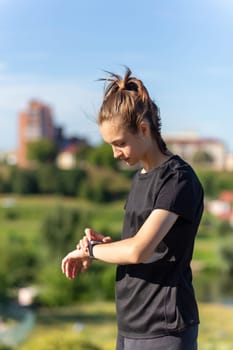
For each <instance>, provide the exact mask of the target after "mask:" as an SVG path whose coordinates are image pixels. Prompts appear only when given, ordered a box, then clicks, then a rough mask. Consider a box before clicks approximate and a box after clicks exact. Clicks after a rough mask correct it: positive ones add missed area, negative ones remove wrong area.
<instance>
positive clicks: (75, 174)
mask: <svg viewBox="0 0 233 350" xmlns="http://www.w3.org/2000/svg"><path fill="white" fill-rule="evenodd" d="M86 179H87V172H86V170H84V169H77V168H76V169H71V170H58V172H57V193H59V194H62V195H64V196H74V195H80V194H82V193H83V192H82V187H83V184H84V183H85V181H86Z"/></svg>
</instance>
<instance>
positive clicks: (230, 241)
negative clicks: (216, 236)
mask: <svg viewBox="0 0 233 350" xmlns="http://www.w3.org/2000/svg"><path fill="white" fill-rule="evenodd" d="M220 254H221V256H222V258H223V260H224V261H225V263H226V266H227V268H228V270H229V272H230V273H231V274H233V236H232V235H231V236H228V237H226V238H225V239H224V241H223V242H222V243H221V245H220Z"/></svg>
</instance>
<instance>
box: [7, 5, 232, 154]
mask: <svg viewBox="0 0 233 350" xmlns="http://www.w3.org/2000/svg"><path fill="white" fill-rule="evenodd" d="M232 38H233V0H144V1H139V0H117V1H110V0H98V1H95V0H85V1H81V0H68V1H65V0H40V1H32V0H0V151H1V150H7V149H14V148H15V147H16V145H17V114H18V113H19V111H21V110H23V109H25V108H26V107H27V104H28V101H29V100H30V99H32V98H37V99H40V100H41V101H42V102H44V103H46V104H49V105H50V106H51V108H52V110H53V113H54V118H55V121H56V123H57V124H60V125H62V126H64V128H65V132H66V134H68V135H71V134H78V135H80V136H84V137H86V138H87V139H88V140H89V141H90V142H94V143H96V142H99V141H100V135H99V132H98V128H97V126H96V124H95V122H94V120H95V117H96V114H97V112H98V108H99V106H100V103H101V99H102V94H103V84H102V83H101V82H98V81H96V80H97V79H98V78H100V77H103V75H104V73H103V70H110V71H113V72H116V73H123V71H124V69H123V65H126V66H129V67H130V68H131V70H132V71H133V73H134V75H136V76H137V77H139V78H141V79H142V80H143V81H144V83H145V85H146V86H147V88H148V90H149V92H150V95H151V97H152V98H153V99H154V100H155V102H156V103H157V104H158V105H159V107H160V111H161V118H162V132H163V133H164V134H167V133H175V132H183V131H186V130H192V131H196V132H198V133H200V135H201V136H203V137H211V138H218V139H221V140H223V141H224V142H225V143H226V146H227V147H228V148H229V150H231V151H233V112H232V111H233V96H232V95H233V44H232Z"/></svg>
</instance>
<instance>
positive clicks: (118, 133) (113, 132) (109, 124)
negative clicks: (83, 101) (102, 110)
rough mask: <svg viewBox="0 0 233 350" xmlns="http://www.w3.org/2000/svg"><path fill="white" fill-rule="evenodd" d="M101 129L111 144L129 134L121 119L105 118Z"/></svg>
mask: <svg viewBox="0 0 233 350" xmlns="http://www.w3.org/2000/svg"><path fill="white" fill-rule="evenodd" d="M99 129H100V133H101V135H102V137H103V139H104V141H105V142H106V143H109V144H112V143H114V142H116V141H118V140H122V139H124V138H125V137H126V136H127V135H128V134H129V132H128V131H127V130H126V129H125V128H124V127H123V126H122V123H120V121H119V120H107V121H106V120H105V121H104V122H103V123H102V124H101V125H99Z"/></svg>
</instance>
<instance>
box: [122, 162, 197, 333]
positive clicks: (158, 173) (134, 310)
mask: <svg viewBox="0 0 233 350" xmlns="http://www.w3.org/2000/svg"><path fill="white" fill-rule="evenodd" d="M154 209H165V210H168V211H171V212H174V213H176V214H178V219H177V220H176V222H175V224H174V225H173V227H172V228H171V229H170V231H169V232H168V233H167V235H166V236H165V238H164V239H163V240H162V241H161V242H160V244H159V245H158V247H157V248H156V250H155V252H154V254H153V255H152V257H151V258H150V259H149V260H148V261H146V262H144V263H140V264H132V265H119V266H118V267H117V275H116V306H117V320H118V330H119V333H120V334H122V335H123V336H126V337H131V338H154V337H159V336H163V335H166V334H170V333H172V332H179V331H181V330H182V329H184V328H186V327H188V326H190V325H194V324H197V323H199V316H198V308H197V303H196V300H195V295H194V290H193V286H192V272H191V268H190V261H191V259H192V254H193V246H194V239H195V236H196V233H197V230H198V226H199V223H200V220H201V216H202V212H203V189H202V186H201V184H200V182H199V180H198V178H197V176H196V175H195V173H194V171H193V169H192V168H191V167H190V166H189V165H188V164H187V163H186V162H184V161H183V160H182V159H181V158H180V157H179V156H172V157H171V158H169V159H168V160H167V161H166V162H165V163H163V164H162V165H161V166H159V167H157V168H155V169H152V170H151V171H149V172H147V173H145V174H143V173H141V172H140V171H139V172H137V173H136V174H135V176H134V178H133V181H132V186H131V190H130V193H129V196H128V199H127V202H126V205H125V220H124V226H123V233H122V239H125V238H128V237H132V236H134V235H135V234H136V233H137V231H138V230H139V229H140V227H141V226H142V224H143V223H144V222H145V220H146V219H147V217H148V216H149V215H150V213H151V212H152V211H153V210H154Z"/></svg>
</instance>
